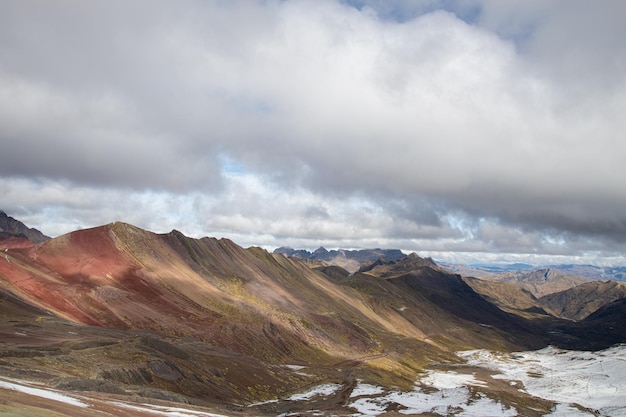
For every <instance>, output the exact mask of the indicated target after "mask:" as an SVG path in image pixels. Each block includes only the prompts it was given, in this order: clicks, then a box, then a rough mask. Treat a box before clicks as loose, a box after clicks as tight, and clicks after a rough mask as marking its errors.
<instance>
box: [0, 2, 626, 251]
mask: <svg viewBox="0 0 626 417" xmlns="http://www.w3.org/2000/svg"><path fill="white" fill-rule="evenodd" d="M355 6H356V7H355ZM623 9H624V6H623V5H622V2H619V1H606V2H602V3H601V4H595V5H592V4H590V3H589V2H585V1H571V2H570V1H568V2H563V1H556V0H555V1H553V2H528V1H514V2H506V3H502V2H499V1H491V0H482V1H479V0H459V1H443V0H441V1H434V0H433V1H425V2H409V1H385V2H381V1H375V0H371V1H368V0H362V1H351V2H340V1H334V0H323V1H307V0H293V1H286V2H280V1H270V2H257V1H233V2H195V1H189V2H185V3H183V4H179V3H177V4H176V5H174V4H173V3H170V2H141V1H139V2H133V3H131V4H128V3H126V2H116V1H113V2H104V3H97V4H91V3H85V4H83V3H75V2H57V3H55V4H54V5H52V4H47V3H42V2H35V1H9V2H4V3H3V4H2V5H1V6H0V126H1V129H0V144H1V145H2V152H0V189H2V190H3V191H4V194H3V195H4V196H6V197H5V199H3V202H2V204H3V207H2V208H3V209H5V210H7V211H9V212H10V211H11V210H15V211H16V213H15V215H16V216H17V215H19V214H22V215H24V216H26V219H25V220H28V219H31V220H33V222H34V223H35V224H34V225H35V226H37V225H39V226H40V227H41V228H42V229H44V231H46V229H47V227H46V223H47V221H46V219H55V220H57V224H62V225H65V229H72V228H73V227H75V226H76V225H81V226H83V225H95V224H99V223H101V222H107V221H110V220H120V219H121V220H125V221H129V222H134V223H136V224H138V225H140V226H143V227H147V228H152V229H153V230H154V229H158V230H159V231H164V230H163V229H164V228H166V227H170V226H171V227H172V228H177V229H180V230H183V231H185V232H187V233H190V234H196V235H202V234H215V233H222V234H227V235H229V236H233V237H236V238H237V239H238V240H239V241H245V243H250V244H263V245H267V246H271V245H274V244H276V246H278V245H281V244H283V241H286V242H284V243H285V244H287V243H289V242H292V243H299V244H302V245H304V244H306V246H307V247H310V246H316V245H317V244H318V243H323V244H325V245H328V246H340V245H352V246H361V247H362V246H367V245H370V244H371V245H375V246H385V245H386V244H389V245H394V246H396V247H402V248H403V249H409V250H431V251H469V252H484V253H489V252H496V253H497V252H507V253H508V252H510V253H526V254H540V253H547V254H553V255H563V254H567V253H570V254H572V255H575V254H582V253H594V254H597V255H598V256H601V255H602V254H604V255H606V256H613V255H615V254H616V253H617V254H619V253H620V251H621V253H623V251H624V249H626V214H625V212H624V210H623V207H625V206H626V192H624V187H623V184H622V182H623V179H624V178H626V166H625V165H624V164H623V160H624V157H625V156H626V142H624V141H623V140H622V138H621V132H624V131H625V130H626V129H625V128H626V126H625V124H626V122H625V121H624V120H623V117H622V113H623V108H624V106H625V105H626V82H625V81H626V79H625V75H626V74H625V68H626V66H625V63H626V52H625V50H624V48H623V47H622V45H621V43H622V42H623V39H625V38H626V29H625V28H626V25H624V23H625V22H624V17H623V16H626V14H624V10H623ZM32 192H39V193H40V194H39V195H38V196H36V197H35V196H30V195H28V196H27V194H28V193H32ZM87 200H88V201H93V202H94V203H93V204H91V205H90V204H85V201H87ZM151 201H153V203H150V202H151ZM171 202H176V203H175V204H172V203H171ZM137 207H141V209H137ZM155 209H156V210H155ZM9 214H12V213H9ZM51 228H54V226H52V227H51ZM61 229H63V228H62V227H59V228H58V230H59V231H61ZM48 233H50V234H52V233H53V232H52V231H48ZM254 239H257V240H258V241H256V242H252V240H254ZM287 241H288V242H287ZM242 243H244V242H242Z"/></svg>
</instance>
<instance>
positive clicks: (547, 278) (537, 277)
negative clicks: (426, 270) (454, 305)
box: [439, 263, 595, 297]
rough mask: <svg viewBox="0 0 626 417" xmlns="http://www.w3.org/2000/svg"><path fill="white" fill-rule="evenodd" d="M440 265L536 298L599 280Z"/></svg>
mask: <svg viewBox="0 0 626 417" xmlns="http://www.w3.org/2000/svg"><path fill="white" fill-rule="evenodd" d="M439 265H440V266H442V267H445V268H446V269H448V270H450V271H454V272H456V273H460V274H462V275H464V276H471V277H476V278H480V279H482V280H486V281H493V282H504V283H511V284H515V285H518V286H520V287H522V288H524V289H525V290H528V291H530V292H531V293H532V294H533V295H534V296H536V297H543V296H544V295H548V294H552V293H555V292H559V291H564V290H567V289H569V288H572V287H575V286H577V285H579V284H582V283H584V282H589V281H592V280H593V279H595V278H590V277H587V276H583V275H575V274H572V273H570V272H569V271H581V270H580V269H575V268H557V267H554V268H553V267H532V266H531V265H527V264H507V265H489V264H486V265H481V264H474V265H471V266H464V265H457V264H450V263H440V264H439Z"/></svg>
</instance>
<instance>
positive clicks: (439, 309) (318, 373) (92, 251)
mask: <svg viewBox="0 0 626 417" xmlns="http://www.w3.org/2000/svg"><path fill="white" fill-rule="evenodd" d="M324 252H330V251H322V250H320V251H319V254H320V255H321V254H323V253H324ZM2 255H3V256H2V257H0V341H1V343H0V358H1V360H0V382H2V378H4V377H10V378H13V379H15V378H18V379H20V380H21V379H28V380H29V381H34V382H36V383H38V384H40V385H41V386H46V387H56V388H57V389H62V390H70V391H72V390H75V391H80V392H81V393H85V392H98V395H97V398H103V396H105V397H106V398H115V399H116V400H115V401H117V402H116V404H119V401H120V399H123V400H124V401H130V400H131V399H133V398H134V399H137V398H138V399H139V400H138V401H140V402H142V403H145V402H155V401H157V402H158V401H166V402H168V403H171V402H172V401H174V402H177V403H179V404H182V403H190V404H191V405H194V406H202V407H213V408H215V407H222V408H223V407H226V408H227V409H228V410H229V411H228V414H231V415H278V414H289V413H299V412H300V413H301V412H306V411H307V410H324V412H327V413H328V414H336V415H346V414H353V412H354V409H353V408H350V407H348V405H347V404H348V400H349V399H350V398H351V395H352V394H353V392H354V390H355V387H356V386H357V385H358V384H373V385H376V386H382V387H386V389H395V390H403V389H404V390H410V389H413V388H414V387H415V383H416V379H417V378H418V377H419V375H424V373H425V372H426V371H428V370H432V369H445V370H454V369H458V366H459V365H460V364H463V363H464V361H463V360H462V359H461V358H460V357H459V356H457V354H456V352H457V351H459V350H471V349H492V350H499V351H508V352H510V351H518V350H527V349H538V348H542V347H545V346H548V345H555V346H560V347H562V348H578V349H592V350H593V349H602V348H605V347H608V346H610V345H611V344H613V343H618V342H620V341H621V342H623V341H626V334H625V333H624V332H621V329H622V327H623V326H622V327H620V326H617V325H616V323H619V320H621V318H622V317H623V310H622V309H621V305H619V304H616V305H613V304H615V303H613V304H609V305H607V306H604V310H602V311H604V313H601V312H600V310H599V312H597V314H596V313H594V314H592V315H591V316H589V317H588V318H587V319H583V320H580V321H578V322H575V321H571V320H566V319H562V318H559V317H556V316H555V315H552V314H550V312H549V311H548V310H544V311H543V312H542V311H540V308H539V307H538V306H537V305H536V298H533V296H532V295H531V294H530V293H529V292H527V291H526V292H525V291H524V290H521V289H520V290H519V292H518V293H516V294H517V295H516V301H515V302H510V303H507V302H506V300H507V298H509V296H507V294H513V293H514V290H513V289H512V288H513V287H512V285H513V284H502V283H488V284H481V283H479V282H478V281H476V280H471V279H469V278H465V277H462V276H461V275H458V274H455V273H453V272H450V271H448V270H446V269H444V268H441V267H440V266H438V265H436V264H435V263H434V262H433V261H432V260H430V259H423V258H421V257H419V256H417V255H416V254H411V255H409V256H403V257H402V258H401V259H398V260H391V261H390V260H386V261H385V260H381V259H378V260H376V261H374V262H372V263H370V264H369V265H367V266H365V267H361V269H360V270H358V271H356V272H353V273H351V272H348V271H346V270H344V269H343V268H341V267H338V266H336V265H329V264H323V263H318V262H313V263H311V262H310V261H309V260H307V259H299V258H297V257H286V256H284V255H283V254H280V253H274V254H271V253H268V252H267V251H265V250H263V249H260V248H256V247H251V248H247V249H244V248H242V247H240V246H238V245H237V244H235V243H234V242H232V241H230V240H228V239H215V238H208V237H206V238H202V239H193V238H189V237H187V236H185V235H183V234H182V233H181V232H178V231H176V230H173V231H172V232H170V233H165V234H156V233H152V232H149V231H146V230H143V229H140V228H138V227H135V226H132V225H129V224H125V223H112V224H108V225H104V226H99V227H95V228H90V229H84V230H78V231H75V232H72V233H69V234H66V235H63V236H59V237H57V238H54V239H49V240H46V241H44V242H42V243H39V244H35V245H32V244H31V245H29V246H20V245H16V246H11V247H6V248H5V249H4V250H3V252H2ZM505 287H506V288H507V290H506V291H509V292H508V293H507V292H505V290H503V288H505ZM531 313H532V314H531ZM607 323H610V324H607ZM315 386H321V387H327V386H332V387H336V389H335V391H333V392H335V393H334V394H332V395H331V394H328V395H326V396H320V397H319V398H317V397H316V398H313V399H311V400H302V401H300V400H294V399H292V398H298V397H294V395H295V394H297V393H301V392H303V391H306V390H309V389H311V387H315ZM503 389H504V390H506V392H505V393H502V392H501V391H499V390H503ZM485 390H486V392H488V393H489V395H490V396H491V397H494V396H495V397H497V398H503V401H505V400H504V399H506V401H507V404H511V406H513V404H517V405H515V407H518V408H519V407H525V408H522V414H525V413H526V414H527V413H530V414H528V415H533V414H532V413H533V412H532V410H531V408H532V407H530V406H528V407H527V406H525V405H523V404H534V405H533V406H536V404H535V402H533V401H531V400H529V398H528V397H527V394H525V393H523V392H519V391H518V390H512V389H511V387H510V386H509V385H508V384H499V383H497V382H493V385H490V386H489V387H486V388H485ZM2 392H3V391H2V386H0V396H1V395H2ZM85 395H86V394H85ZM355 395H356V394H355ZM481 395H482V394H481ZM0 400H2V398H0ZM24 401H25V402H27V401H26V400H24ZM0 404H2V402H0ZM520 404H522V405H520ZM16 407H17V406H16ZM20 407H21V406H20ZM109 407H110V406H109ZM541 407H544V406H543V405H542V406H541ZM545 407H548V406H547V405H546V406H545ZM545 407H544V408H545ZM542 409H543V408H542ZM547 409H549V407H548V408H547ZM15 414H17V415H19V413H17V412H16V413H15ZM535 414H536V413H535ZM76 415H88V414H78V413H77V414H76ZM112 415H119V414H112Z"/></svg>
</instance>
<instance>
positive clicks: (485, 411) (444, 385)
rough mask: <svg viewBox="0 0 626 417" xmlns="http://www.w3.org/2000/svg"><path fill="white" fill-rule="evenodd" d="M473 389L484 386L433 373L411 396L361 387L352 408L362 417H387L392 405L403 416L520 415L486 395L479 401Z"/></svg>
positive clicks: (461, 377) (470, 379)
mask: <svg viewBox="0 0 626 417" xmlns="http://www.w3.org/2000/svg"><path fill="white" fill-rule="evenodd" d="M470 385H475V386H482V385H484V383H483V382H481V381H477V380H476V379H475V378H474V376H473V375H469V374H460V373H456V372H439V371H431V372H429V373H428V374H427V375H426V376H425V377H424V378H422V379H421V381H420V384H418V385H416V386H415V389H414V390H413V391H409V392H399V391H386V390H384V389H383V388H381V387H375V386H372V385H367V384H358V385H357V386H356V388H355V390H354V391H353V392H352V396H351V398H355V399H354V401H352V402H350V403H349V406H350V407H352V408H354V409H356V410H357V411H358V413H359V414H358V415H362V416H377V415H380V414H383V413H384V412H385V410H386V408H387V407H388V406H389V405H391V404H397V405H399V406H401V408H400V410H399V412H400V413H402V414H420V413H428V412H430V413H436V414H440V415H451V414H455V415H463V416H467V417H471V416H476V417H478V416H488V415H494V416H495V415H497V416H503V417H506V416H516V415H518V413H517V410H515V409H513V408H510V407H506V406H504V405H503V404H501V403H499V402H497V401H494V400H492V399H490V398H487V397H486V396H484V395H481V396H479V397H478V398H477V397H476V396H472V395H471V393H470V390H469V388H468V386H470ZM383 394H384V395H383Z"/></svg>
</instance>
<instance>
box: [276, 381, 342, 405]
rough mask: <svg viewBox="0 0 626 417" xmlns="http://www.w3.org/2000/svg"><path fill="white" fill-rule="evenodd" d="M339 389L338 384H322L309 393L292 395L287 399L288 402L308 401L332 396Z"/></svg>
mask: <svg viewBox="0 0 626 417" xmlns="http://www.w3.org/2000/svg"><path fill="white" fill-rule="evenodd" d="M340 388H341V385H339V384H324V385H318V386H317V387H313V388H311V389H310V390H309V391H307V392H304V393H301V394H294V395H292V396H291V397H289V398H287V399H288V400H289V401H308V400H310V399H311V398H313V397H317V396H328V395H333V394H334V393H336V392H337V391H338V390H339V389H340Z"/></svg>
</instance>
